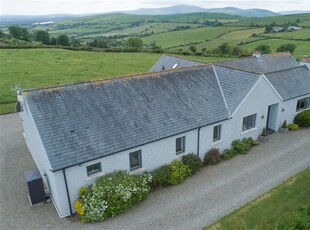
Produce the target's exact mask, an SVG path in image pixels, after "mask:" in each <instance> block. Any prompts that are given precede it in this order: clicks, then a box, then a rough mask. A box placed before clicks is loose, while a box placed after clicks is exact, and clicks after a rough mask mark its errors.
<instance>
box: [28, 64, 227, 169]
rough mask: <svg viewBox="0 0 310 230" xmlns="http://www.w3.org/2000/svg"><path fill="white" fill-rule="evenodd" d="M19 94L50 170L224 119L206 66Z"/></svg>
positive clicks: (222, 103)
mask: <svg viewBox="0 0 310 230" xmlns="http://www.w3.org/2000/svg"><path fill="white" fill-rule="evenodd" d="M24 95H25V96H26V99H27V102H28V104H29V107H30V110H31V113H32V115H33V118H34V121H35V123H36V126H37V128H38V131H39V133H40V136H41V138H42V141H43V144H44V146H45V149H46V152H47V155H48V158H49V161H50V163H51V165H52V170H59V169H61V168H65V167H69V166H72V165H76V164H79V163H82V162H85V161H89V160H93V159H96V158H100V157H103V156H106V155H109V154H113V153H115V152H118V151H123V150H125V149H129V148H132V147H135V146H139V145H143V144H145V143H148V142H152V141H155V140H158V139H161V138H165V137H168V136H171V135H176V134H177V133H182V132H184V131H187V130H190V129H195V128H197V127H199V126H203V125H207V124H210V123H214V122H217V121H220V120H224V119H227V118H228V117H229V115H228V112H227V110H226V107H225V104H224V101H223V97H222V95H221V92H220V89H219V86H218V83H217V80H216V77H215V74H214V72H213V70H212V67H210V66H203V67H196V68H190V69H183V70H174V71H165V72H160V73H153V74H146V75H139V76H134V77H128V78H119V79H113V80H109V81H98V82H88V83H80V84H71V85H65V86H60V87H56V88H53V87H50V88H46V89H37V90H25V91H24ZM71 131H72V132H71Z"/></svg>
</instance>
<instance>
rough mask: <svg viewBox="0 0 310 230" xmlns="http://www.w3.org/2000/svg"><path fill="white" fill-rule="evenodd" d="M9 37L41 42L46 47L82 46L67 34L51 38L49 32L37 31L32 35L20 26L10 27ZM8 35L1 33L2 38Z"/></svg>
mask: <svg viewBox="0 0 310 230" xmlns="http://www.w3.org/2000/svg"><path fill="white" fill-rule="evenodd" d="M8 29H9V35H8V36H11V37H13V38H15V39H18V40H23V41H27V42H31V41H36V42H41V44H44V45H55V46H56V45H60V46H80V45H81V43H80V41H79V40H77V39H69V37H68V36H67V35H65V34H61V35H59V36H57V37H54V36H51V35H50V34H49V33H48V32H47V31H43V30H36V31H34V32H33V33H30V32H29V31H28V30H27V29H26V28H22V27H18V26H10V27H9V28H8ZM5 36H6V34H5V33H3V32H2V31H0V37H2V38H3V37H5Z"/></svg>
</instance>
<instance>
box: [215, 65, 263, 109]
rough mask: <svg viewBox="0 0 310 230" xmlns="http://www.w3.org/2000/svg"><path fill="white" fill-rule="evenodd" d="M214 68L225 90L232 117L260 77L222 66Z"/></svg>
mask: <svg viewBox="0 0 310 230" xmlns="http://www.w3.org/2000/svg"><path fill="white" fill-rule="evenodd" d="M214 68H215V71H216V73H217V76H218V79H219V82H220V85H221V88H222V90H223V94H224V97H225V99H226V102H227V106H228V109H229V112H230V114H231V115H232V114H233V113H234V111H235V110H236V109H237V107H238V106H239V105H240V103H241V102H242V101H243V99H244V98H245V97H246V95H247V94H248V93H249V91H250V90H251V89H252V87H253V86H254V85H255V83H256V82H257V81H258V79H259V78H260V75H259V74H255V73H250V72H244V71H239V70H235V69H230V68H225V67H220V66H215V67H214Z"/></svg>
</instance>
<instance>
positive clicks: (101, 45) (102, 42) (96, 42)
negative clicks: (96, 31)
mask: <svg viewBox="0 0 310 230" xmlns="http://www.w3.org/2000/svg"><path fill="white" fill-rule="evenodd" d="M88 45H89V46H91V47H97V48H107V47H108V44H107V42H106V41H105V40H103V39H97V38H96V39H94V41H92V42H89V43H88Z"/></svg>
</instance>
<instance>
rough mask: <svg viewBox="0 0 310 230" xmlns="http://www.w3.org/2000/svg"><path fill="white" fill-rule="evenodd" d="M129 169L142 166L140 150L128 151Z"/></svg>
mask: <svg viewBox="0 0 310 230" xmlns="http://www.w3.org/2000/svg"><path fill="white" fill-rule="evenodd" d="M129 163H130V170H131V171H132V170H135V169H138V168H141V167H142V164H141V150H139V151H135V152H132V153H129Z"/></svg>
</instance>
